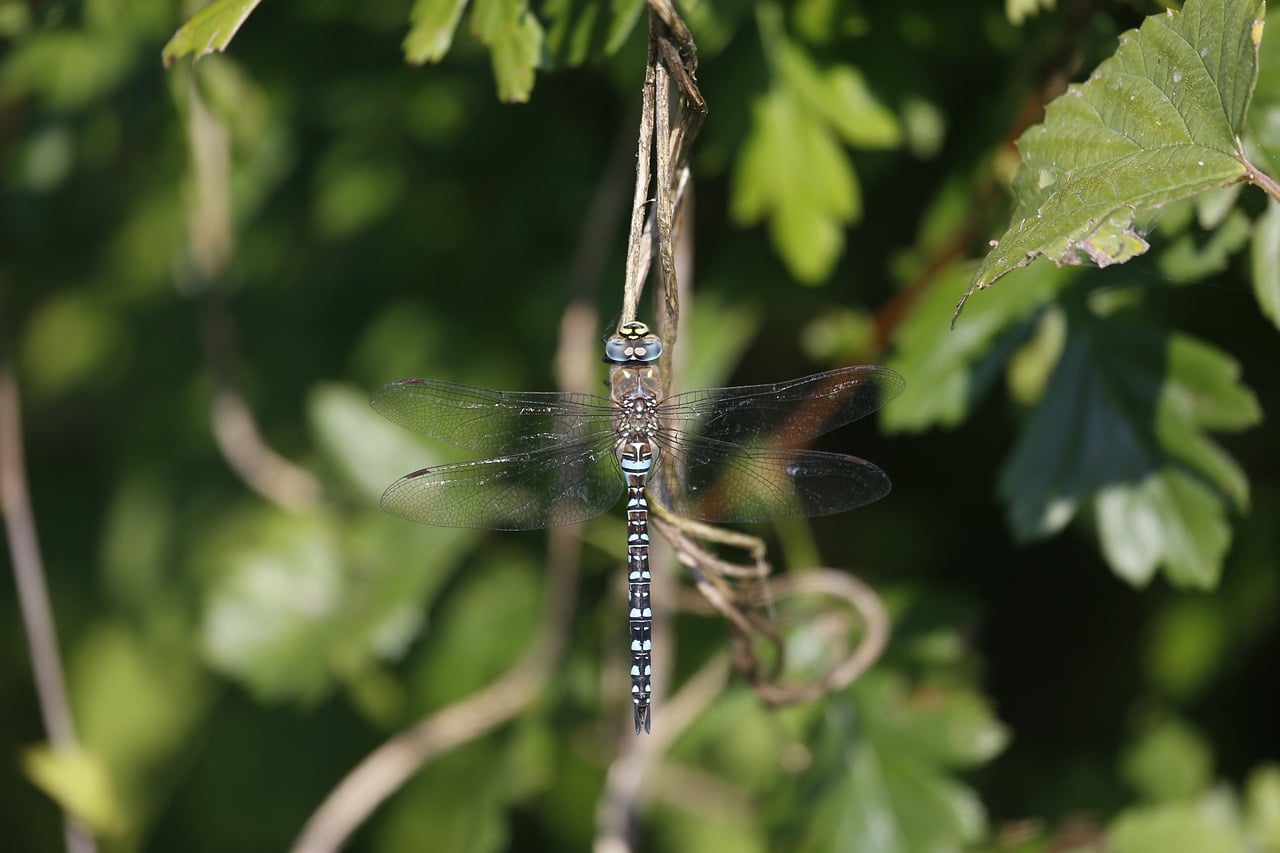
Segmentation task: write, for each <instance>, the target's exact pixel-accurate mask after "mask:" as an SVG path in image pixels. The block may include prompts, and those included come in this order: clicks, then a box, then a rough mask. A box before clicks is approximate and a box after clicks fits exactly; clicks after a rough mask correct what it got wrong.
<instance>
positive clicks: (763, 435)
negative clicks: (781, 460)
mask: <svg viewBox="0 0 1280 853" xmlns="http://www.w3.org/2000/svg"><path fill="white" fill-rule="evenodd" d="M904 385H905V383H904V382H903V379H902V377H901V376H899V375H898V374H897V373H896V372H894V371H893V370H890V369H889V368H887V367H877V366H875V365H857V366H855V367H842V368H840V369H838V370H828V371H827V372H825V373H816V374H814V375H813V376H806V377H804V378H802V379H792V380H789V381H787V382H777V383H774V384H772V385H743V386H739V387H734V388H708V389H705V390H702V391H690V392H687V393H684V394H677V395H675V396H673V397H670V398H668V399H667V400H665V401H663V403H662V406H661V410H662V415H663V418H664V419H665V421H666V423H667V425H668V427H669V428H670V429H673V430H677V431H679V432H682V433H688V434H694V435H698V436H701V437H702V438H705V439H709V440H711V441H722V442H727V443H731V444H733V443H739V442H747V443H750V442H751V441H753V440H756V439H760V440H763V441H765V442H767V443H769V444H776V445H794V444H802V443H804V442H807V441H809V440H810V439H813V438H814V437H816V436H819V435H822V434H823V433H826V432H829V431H831V430H833V429H836V428H837V427H841V426H844V425H845V424H848V423H852V422H853V421H856V420H858V419H859V418H861V417H865V416H866V415H869V414H871V413H872V412H874V411H876V410H877V409H879V408H880V407H881V406H883V405H884V404H885V403H887V402H889V401H890V400H892V399H893V398H894V397H897V396H898V395H899V394H901V393H902V389H903V387H904Z"/></svg>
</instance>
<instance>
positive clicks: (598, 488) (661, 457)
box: [371, 322, 904, 734]
mask: <svg viewBox="0 0 1280 853" xmlns="http://www.w3.org/2000/svg"><path fill="white" fill-rule="evenodd" d="M662 352H663V347H662V340H661V338H660V337H659V336H658V335H656V334H654V333H653V332H651V331H650V330H649V327H648V326H646V325H645V324H644V323H641V322H627V323H623V324H621V325H620V326H619V327H618V329H617V331H616V332H615V333H614V334H612V335H611V336H609V337H608V338H607V339H606V341H605V347H604V360H605V362H607V363H608V364H609V365H610V368H609V383H608V384H609V396H608V397H604V396H599V395H594V394H579V393H559V392H522V391H493V390H489V389H485V388H473V387H470V386H467V385H458V384H455V383H452V382H445V381H441V380H436V379H401V380H398V381H395V382H390V383H388V384H386V385H384V386H382V387H381V388H379V389H378V390H377V391H376V392H375V393H374V395H373V398H372V401H371V403H372V406H373V408H374V409H375V410H376V411H378V412H379V413H380V414H382V415H383V416H384V417H386V418H387V419H388V420H390V421H392V422H393V423H396V424H398V425H400V426H402V427H405V428H407V429H409V430H412V431H413V432H416V433H419V434H421V435H424V436H428V437H430V438H434V439H439V440H442V441H446V442H449V443H451V444H453V445H456V446H458V447H461V448H463V449H466V450H471V451H475V452H477V453H481V454H484V455H485V456H486V457H487V458H484V459H478V460H473V461H467V462H458V463H455V464H449V465H438V466H434V467H430V468H423V469H421V470H418V471H414V472H412V473H411V474H406V475H405V476H404V477H402V478H400V479H399V480H397V481H396V482H395V483H393V484H391V486H390V487H389V488H388V489H387V490H386V492H385V493H384V494H383V496H382V507H383V508H384V509H385V510H387V511H388V512H390V513H392V514H394V515H397V516H401V517H403V518H406V519H409V520H410V521H416V522H421V523H423V524H432V525H438V526H443V527H470V528H485V529H490V530H536V529H540V528H545V527H553V526H557V525H563V524H573V523H575V522H580V521H586V520H587V519H590V518H594V517H595V516H598V515H600V514H602V513H604V512H606V511H607V510H609V509H610V508H611V507H613V506H614V505H615V504H616V503H617V502H618V499H619V497H620V496H622V495H623V493H624V492H625V494H626V513H627V589H628V596H627V597H628V622H629V629H630V630H629V633H630V641H631V699H632V703H633V705H634V718H635V727H636V734H639V733H640V732H641V731H644V732H649V731H650V724H651V718H652V716H651V708H650V700H651V698H652V696H651V694H652V688H651V677H652V660H651V653H652V649H653V638H652V627H653V609H652V602H651V601H650V595H649V593H650V581H651V577H650V572H649V506H650V502H651V501H655V502H657V503H658V504H660V505H661V506H662V508H664V509H665V510H667V511H669V512H670V513H672V514H674V515H675V516H681V517H686V518H692V519H697V520H699V521H704V522H709V523H755V522H765V521H773V520H777V519H785V518H804V517H812V516H822V515H831V514H833V513H839V512H844V511H846V510H850V509H854V508H855V507H859V506H862V505H864V504H867V503H870V502H872V501H875V500H878V499H880V498H882V497H884V496H885V495H886V494H888V493H889V488H890V483H889V478H888V476H887V475H885V473H884V472H883V471H881V470H880V469H879V468H877V467H876V466H875V465H873V464H872V463H870V462H868V461H866V460H864V459H860V458H858V457H857V456H850V455H847V454H842V453H828V452H822V451H817V450H811V449H808V448H807V447H805V445H806V444H809V443H811V442H812V441H813V439H815V438H817V437H818V436H821V435H823V434H825V433H827V432H829V431H830V430H833V429H836V428H837V427H841V426H844V425H845V424H848V423H851V422H853V421H856V420H858V419H859V418H862V417H864V416H866V415H868V414H871V413H872V412H875V411H876V410H878V409H879V408H880V407H881V406H883V405H884V404H885V403H887V402H888V401H890V400H892V399H893V398H894V397H896V396H898V394H899V393H901V391H902V388H903V385H904V383H903V380H902V377H901V376H899V375H898V374H897V373H895V372H894V371H893V370H891V369H889V368H887V367H878V366H872V365H858V366H853V367H843V368H839V369H836V370H829V371H826V372H825V373H817V374H814V375H812V376H806V377H804V378H802V379H793V380H790V381H787V382H778V383H774V384H769V385H745V386H737V387H730V388H712V389H705V390H700V391H689V392H686V393H680V394H673V395H664V392H663V390H662V387H663V383H662V381H661V375H660V373H659V369H658V365H657V363H656V362H657V361H658V359H659V358H660V357H661V356H662Z"/></svg>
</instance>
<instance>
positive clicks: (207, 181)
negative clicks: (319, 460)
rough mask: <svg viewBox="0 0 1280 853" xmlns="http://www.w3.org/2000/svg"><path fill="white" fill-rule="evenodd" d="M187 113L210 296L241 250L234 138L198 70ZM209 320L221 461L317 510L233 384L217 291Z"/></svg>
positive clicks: (197, 246)
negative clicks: (235, 218)
mask: <svg viewBox="0 0 1280 853" xmlns="http://www.w3.org/2000/svg"><path fill="white" fill-rule="evenodd" d="M186 107H187V109H186V114H187V147H188V151H189V153H190V155H191V176H190V180H191V197H190V201H189V203H188V204H187V243H188V252H189V258H190V274H191V276H192V278H193V280H194V285H195V288H196V289H197V290H198V291H199V292H206V291H211V290H212V288H213V284H214V283H215V282H216V281H217V280H218V279H219V277H221V276H222V274H223V273H224V272H225V271H226V268H227V265H228V264H229V263H230V261H231V257H232V254H233V252H234V250H235V240H234V237H233V229H232V223H231V134H230V133H228V132H227V128H226V124H225V123H224V122H223V121H222V119H221V118H219V117H218V116H217V115H215V114H214V113H213V111H212V110H210V109H209V108H208V106H207V105H206V104H205V102H204V99H203V98H201V97H200V88H199V86H198V85H197V82H196V74H195V72H194V71H193V73H192V74H191V75H190V82H189V84H188V86H187V98H186ZM203 319H204V335H203V336H202V342H203V343H204V351H205V358H206V360H207V361H208V363H209V371H210V373H211V375H212V384H213V400H212V402H211V404H210V411H209V417H210V421H211V423H212V428H213V436H214V439H215V440H216V441H217V444H218V449H219V450H220V451H221V452H222V456H223V458H224V459H226V460H227V464H228V465H230V466H231V470H233V471H235V473H236V474H237V475H238V476H239V477H240V479H241V480H243V481H244V482H245V484H246V485H247V486H248V487H249V488H250V489H252V490H253V491H255V492H257V493H258V494H259V495H261V496H262V497H264V498H266V499H267V500H269V501H271V502H272V503H274V504H277V505H278V506H282V507H284V508H285V509H292V510H297V509H302V508H303V507H307V506H310V505H312V504H314V503H315V502H316V501H318V500H319V499H320V494H321V489H320V483H319V482H318V481H317V480H316V478H315V477H313V476H312V475H311V474H310V472H308V471H306V470H305V469H303V468H301V467H299V466H297V465H295V464H293V463H292V462H290V461H289V460H288V459H286V458H284V457H283V456H281V455H280V454H279V453H277V452H276V451H275V450H273V449H272V448H271V447H270V446H269V445H268V444H267V443H266V441H265V440H264V439H263V437H262V433H261V432H260V431H259V430H258V422H257V420H256V419H255V418H254V416H253V411H252V410H251V409H250V408H249V406H248V404H247V403H246V402H245V399H244V396H243V395H242V394H241V393H240V389H239V387H238V386H237V384H236V382H235V380H234V378H233V377H234V368H233V365H234V363H235V358H234V352H235V334H234V322H233V320H232V317H231V312H230V310H229V309H228V308H227V307H226V306H225V305H224V304H223V303H221V302H220V301H218V298H217V294H216V292H213V293H210V294H209V301H208V302H207V303H206V305H205V310H204V318H203Z"/></svg>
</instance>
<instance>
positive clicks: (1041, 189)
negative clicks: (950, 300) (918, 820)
mask: <svg viewBox="0 0 1280 853" xmlns="http://www.w3.org/2000/svg"><path fill="white" fill-rule="evenodd" d="M1261 14H1262V3H1261V0H1254V2H1234V0H1189V2H1188V3H1187V4H1186V6H1184V7H1183V9H1182V11H1181V12H1172V11H1170V12H1168V13H1167V14H1164V15H1157V16H1154V17H1151V18H1148V19H1147V20H1146V21H1145V22H1144V23H1143V25H1142V27H1141V28H1140V29H1139V30H1137V31H1136V32H1134V31H1130V32H1128V33H1126V34H1124V35H1122V36H1121V37H1120V47H1119V48H1118V49H1117V51H1116V53H1115V55H1114V56H1112V57H1111V58H1110V59H1108V60H1106V61H1105V62H1103V63H1102V64H1101V65H1100V66H1098V68H1097V70H1096V71H1094V73H1093V74H1092V75H1090V77H1089V80H1088V81H1087V82H1085V83H1084V84H1081V85H1073V86H1071V87H1070V88H1069V89H1068V90H1067V93H1066V94H1065V95H1063V96H1062V97H1060V98H1058V99H1057V100H1055V101H1054V102H1053V103H1052V104H1050V105H1049V107H1048V109H1047V110H1046V111H1045V120H1044V123H1043V124H1040V125H1037V126H1035V127H1033V128H1031V129H1030V130H1028V131H1027V132H1026V133H1024V134H1023V135H1022V138H1021V139H1019V140H1018V149H1019V152H1020V153H1021V156H1022V164H1021V166H1020V167H1019V170H1018V174H1017V175H1016V176H1015V178H1014V194H1015V196H1016V199H1017V203H1016V206H1015V209H1014V212H1013V216H1012V224H1011V225H1010V227H1009V228H1008V230H1006V231H1005V233H1004V234H1003V235H1002V236H1001V238H1000V240H999V241H998V243H997V245H996V248H995V249H994V250H993V251H992V252H990V253H989V254H988V255H987V256H986V258H984V259H983V261H982V264H981V266H980V267H979V268H978V271H977V273H976V274H975V275H974V278H973V280H972V282H971V283H970V285H969V289H968V291H966V293H965V295H964V297H963V298H962V299H961V300H960V304H959V305H957V307H956V313H957V314H958V313H959V310H960V308H961V307H963V305H964V301H965V299H967V298H968V296H969V295H970V294H971V293H973V291H974V290H980V289H984V288H986V287H988V286H990V285H991V284H992V283H993V282H995V281H996V280H997V279H999V278H1000V277H1002V276H1004V275H1006V274H1008V273H1009V272H1010V271H1012V270H1014V269H1016V268H1018V267H1021V266H1025V265H1027V264H1029V263H1031V261H1033V260H1035V259H1036V258H1037V257H1039V256H1041V255H1044V256H1045V257H1048V258H1049V259H1051V260H1053V261H1054V262H1055V263H1059V264H1078V263H1083V262H1085V261H1092V262H1093V263H1095V264H1097V265H1098V266H1107V265H1109V264H1114V263H1124V262H1125V261H1127V260H1130V259H1132V258H1133V257H1136V256H1137V255H1140V254H1142V253H1143V252H1145V251H1146V250H1147V243H1146V241H1145V240H1144V239H1143V238H1142V237H1141V236H1140V235H1139V234H1138V233H1137V232H1136V230H1135V229H1134V221H1135V218H1136V217H1137V216H1138V215H1139V214H1141V213H1145V212H1148V211H1152V210H1156V209H1158V208H1160V207H1162V206H1164V205H1166V204H1168V203H1170V202H1172V201H1176V200H1178V199H1182V198H1187V197H1190V196H1193V195H1195V194H1196V193H1199V192H1203V191H1205V190H1209V189H1212V188H1215V187H1218V186H1221V185H1223V184H1228V183H1232V182H1234V181H1238V180H1242V179H1244V178H1245V177H1246V176H1247V175H1248V174H1250V172H1251V170H1252V167H1251V165H1250V164H1249V163H1248V161H1246V160H1245V159H1244V156H1243V153H1242V151H1241V150H1240V148H1239V145H1238V143H1237V134H1239V132H1240V130H1241V127H1242V125H1243V122H1244V116H1245V111H1246V109H1247V107H1248V104H1249V98H1250V95H1251V94H1252V92H1253V84H1254V80H1255V77H1256V74H1257V56H1258V42H1259V41H1260V39H1261Z"/></svg>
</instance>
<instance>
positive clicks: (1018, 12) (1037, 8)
mask: <svg viewBox="0 0 1280 853" xmlns="http://www.w3.org/2000/svg"><path fill="white" fill-rule="evenodd" d="M1056 4H1057V0H1004V15H1005V17H1006V18H1008V19H1009V23H1011V24H1013V25H1014V26H1015V27H1020V26H1022V25H1023V24H1024V23H1026V21H1027V19H1028V18H1033V17H1035V16H1036V15H1039V14H1040V13H1041V12H1043V11H1047V10H1050V9H1052V8H1053V7H1054V6H1055V5H1056Z"/></svg>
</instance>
